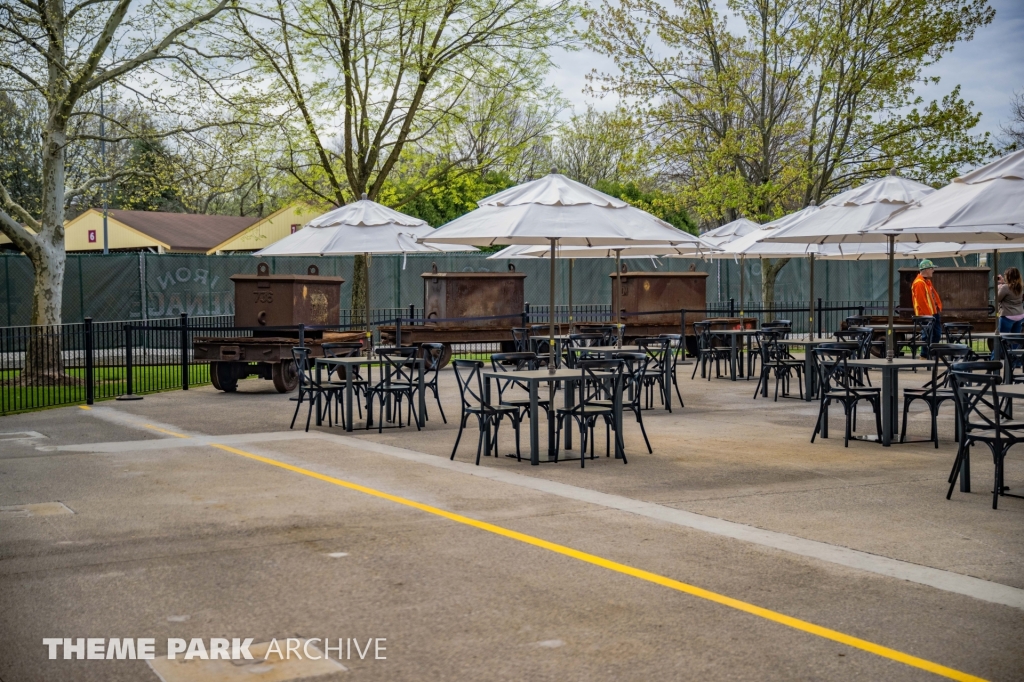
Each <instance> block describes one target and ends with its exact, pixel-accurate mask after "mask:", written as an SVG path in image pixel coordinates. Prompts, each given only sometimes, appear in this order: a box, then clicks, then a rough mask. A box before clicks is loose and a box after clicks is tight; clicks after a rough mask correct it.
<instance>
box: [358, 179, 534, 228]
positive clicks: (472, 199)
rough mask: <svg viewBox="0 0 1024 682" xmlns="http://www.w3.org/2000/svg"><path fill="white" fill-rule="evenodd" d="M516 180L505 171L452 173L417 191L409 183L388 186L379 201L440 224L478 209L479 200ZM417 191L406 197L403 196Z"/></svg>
mask: <svg viewBox="0 0 1024 682" xmlns="http://www.w3.org/2000/svg"><path fill="white" fill-rule="evenodd" d="M513 184H515V183H513V182H512V180H511V179H510V178H509V177H508V176H507V175H505V174H504V173H477V172H462V173H449V174H448V175H447V176H445V177H444V178H442V179H441V180H440V181H439V182H437V183H436V184H434V185H433V186H431V187H429V188H427V189H425V190H423V191H419V192H416V190H415V189H412V188H410V187H409V186H407V185H406V186H404V187H403V186H401V185H399V186H396V185H394V184H389V185H385V187H384V190H383V191H382V192H381V194H380V196H379V197H378V201H380V203H382V204H384V205H385V206H396V207H397V208H398V209H399V210H401V211H402V213H407V214H409V215H411V216H414V217H416V218H420V219H422V220H425V221H427V223H429V224H430V225H432V226H433V227H440V226H441V225H444V224H445V223H448V222H451V221H452V220H455V219H456V218H458V217H459V216H462V215H465V214H467V213H469V212H470V211H472V210H473V209H475V208H476V202H478V201H480V200H481V199H483V198H484V197H489V196H490V195H492V194H496V193H497V192H500V191H501V190H503V189H507V188H509V187H511V186H512V185H513ZM410 190H411V191H412V192H415V194H413V195H412V196H411V198H408V199H406V200H403V199H404V196H403V195H407V194H409V193H410Z"/></svg>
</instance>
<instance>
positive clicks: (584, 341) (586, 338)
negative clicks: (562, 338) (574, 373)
mask: <svg viewBox="0 0 1024 682" xmlns="http://www.w3.org/2000/svg"><path fill="white" fill-rule="evenodd" d="M607 340H608V339H607V336H606V335H605V334H601V333H591V332H587V333H581V334H569V343H568V345H567V346H566V347H565V348H563V349H562V350H563V352H564V353H565V357H564V358H563V361H564V362H565V364H566V366H567V367H568V368H569V369H576V361H577V359H578V358H579V357H581V356H585V353H578V352H576V353H574V352H572V351H574V350H579V349H586V348H593V347H594V346H604V345H608V344H607Z"/></svg>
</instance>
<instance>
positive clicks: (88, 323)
mask: <svg viewBox="0 0 1024 682" xmlns="http://www.w3.org/2000/svg"><path fill="white" fill-rule="evenodd" d="M93 391H94V387H93V361H92V318H91V317H87V318H85V404H86V405H92V404H93V401H94V399H95V397H96V396H95V395H94V393H93Z"/></svg>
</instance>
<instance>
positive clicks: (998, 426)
mask: <svg viewBox="0 0 1024 682" xmlns="http://www.w3.org/2000/svg"><path fill="white" fill-rule="evenodd" d="M996 364H998V363H996ZM989 365H990V362H964V363H957V364H955V365H953V369H952V374H953V381H952V384H953V393H954V394H955V395H956V402H957V417H958V419H959V420H960V448H959V450H958V452H957V457H956V461H955V462H954V463H953V471H952V472H951V473H950V483H949V490H948V491H947V493H946V499H947V500H948V499H950V498H951V497H952V495H953V488H954V487H955V486H956V481H957V479H958V478H959V477H960V476H964V477H965V480H964V486H963V487H964V491H965V492H970V479H969V478H968V477H969V476H970V469H969V466H970V464H969V449H970V448H971V447H972V446H973V445H975V444H977V443H981V444H983V445H985V446H987V447H988V449H989V451H990V452H991V453H992V459H993V462H994V464H995V482H994V485H993V487H992V508H993V509H998V508H999V498H1000V497H1001V496H1007V497H1024V496H1021V495H1010V494H1009V493H1007V492H1006V487H1005V486H1004V485H1003V464H1004V461H1005V460H1006V455H1007V453H1008V452H1009V450H1010V448H1012V447H1013V446H1014V445H1017V444H1018V443H1021V442H1024V424H1022V423H1020V422H1012V421H1010V420H1007V419H1005V415H1004V413H1003V410H1002V407H1001V405H1002V401H1003V400H1004V399H1003V398H1000V396H999V385H1000V384H1001V383H1002V377H1001V376H999V374H990V373H988V372H989V371H992V370H991V369H989V368H988V366H989ZM979 369H980V370H981V372H984V373H979V372H978V371H977V370H979ZM995 371H997V372H998V369H996V370H995Z"/></svg>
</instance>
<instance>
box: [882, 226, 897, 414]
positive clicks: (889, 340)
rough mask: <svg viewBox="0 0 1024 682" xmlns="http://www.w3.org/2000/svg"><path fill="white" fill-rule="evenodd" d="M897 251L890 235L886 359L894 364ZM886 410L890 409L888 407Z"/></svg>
mask: <svg viewBox="0 0 1024 682" xmlns="http://www.w3.org/2000/svg"><path fill="white" fill-rule="evenodd" d="M895 251H896V235H894V234H890V235H889V329H888V330H887V331H886V334H885V358H886V359H887V360H888V361H889V362H892V358H893V356H894V355H895V354H896V348H895V347H894V345H893V342H894V341H895V338H894V337H893V334H892V273H893V260H894V258H895ZM884 409H889V408H888V406H886V407H885V408H884Z"/></svg>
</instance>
